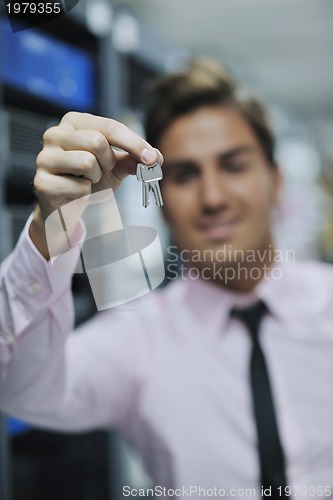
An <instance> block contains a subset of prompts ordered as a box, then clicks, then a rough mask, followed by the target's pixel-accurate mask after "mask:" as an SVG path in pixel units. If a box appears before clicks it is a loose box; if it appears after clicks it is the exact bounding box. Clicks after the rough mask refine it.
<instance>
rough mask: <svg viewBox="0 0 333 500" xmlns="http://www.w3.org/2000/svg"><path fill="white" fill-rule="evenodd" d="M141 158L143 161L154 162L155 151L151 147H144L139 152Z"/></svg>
mask: <svg viewBox="0 0 333 500" xmlns="http://www.w3.org/2000/svg"><path fill="white" fill-rule="evenodd" d="M141 158H142V160H143V161H144V162H145V163H148V165H149V164H150V163H154V161H156V153H155V152H154V151H152V150H151V149H148V148H145V149H144V150H143V151H142V153H141Z"/></svg>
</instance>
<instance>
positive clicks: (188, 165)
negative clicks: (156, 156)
mask: <svg viewBox="0 0 333 500" xmlns="http://www.w3.org/2000/svg"><path fill="white" fill-rule="evenodd" d="M163 167H166V169H165V171H167V170H169V171H176V170H187V169H188V170H189V169H196V168H198V164H197V163H196V162H195V161H191V160H170V161H167V160H166V161H164V163H163Z"/></svg>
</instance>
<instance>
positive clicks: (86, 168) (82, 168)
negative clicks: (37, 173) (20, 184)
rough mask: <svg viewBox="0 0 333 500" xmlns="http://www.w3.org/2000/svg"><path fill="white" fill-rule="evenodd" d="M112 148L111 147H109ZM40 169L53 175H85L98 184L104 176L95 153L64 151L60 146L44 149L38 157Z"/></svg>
mask: <svg viewBox="0 0 333 500" xmlns="http://www.w3.org/2000/svg"><path fill="white" fill-rule="evenodd" d="M109 149H110V148H109ZM36 163H37V167H38V170H46V171H48V172H49V173H50V174H53V175H72V176H77V177H80V176H82V177H84V178H85V179H88V180H89V181H90V182H91V183H92V184H96V183H97V182H99V181H100V179H101V177H102V169H101V167H100V164H99V162H98V161H97V158H96V156H95V155H93V154H92V153H90V152H89V151H63V150H62V149H60V148H51V149H48V150H47V151H45V150H43V151H41V152H40V153H39V155H38V157H37V161H36Z"/></svg>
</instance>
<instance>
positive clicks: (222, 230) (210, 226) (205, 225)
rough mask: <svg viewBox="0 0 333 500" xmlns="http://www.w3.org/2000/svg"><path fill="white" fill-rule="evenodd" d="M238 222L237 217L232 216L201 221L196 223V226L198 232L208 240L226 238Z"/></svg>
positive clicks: (230, 234)
mask: <svg viewBox="0 0 333 500" xmlns="http://www.w3.org/2000/svg"><path fill="white" fill-rule="evenodd" d="M238 223H239V218H238V217H233V218H232V219H231V218H229V219H225V220H214V221H210V222H201V223H199V224H198V228H199V231H200V233H201V234H202V235H203V236H204V237H205V238H207V239H209V240H214V241H216V240H227V239H229V238H231V236H232V235H233V233H234V231H235V229H236V226H237V225H238Z"/></svg>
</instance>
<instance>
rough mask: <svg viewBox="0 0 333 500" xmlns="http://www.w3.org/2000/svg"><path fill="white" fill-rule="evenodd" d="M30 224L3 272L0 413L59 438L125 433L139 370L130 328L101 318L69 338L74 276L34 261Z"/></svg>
mask: <svg viewBox="0 0 333 500" xmlns="http://www.w3.org/2000/svg"><path fill="white" fill-rule="evenodd" d="M30 222H31V218H30V219H29V220H28V222H27V225H26V227H25V229H24V231H23V233H22V235H21V237H20V239H19V242H18V244H17V246H16V248H15V250H14V251H13V253H12V254H11V255H10V256H9V257H8V258H7V259H6V260H5V261H4V262H3V264H2V265H1V269H0V271H1V274H0V280H1V281H0V374H1V377H0V409H1V411H3V412H5V413H7V414H10V415H13V416H15V417H17V418H20V419H21V420H25V421H27V422H29V423H32V424H34V425H37V426H42V427H46V428H52V429H58V430H68V431H72V430H87V429H91V428H100V427H106V426H117V425H122V426H124V425H125V424H126V422H127V421H128V420H129V419H130V418H131V415H132V413H133V408H134V405H135V401H136V399H137V396H138V393H139V385H140V379H141V375H142V373H141V370H142V368H143V366H144V363H141V362H140V361H139V360H140V359H142V356H141V355H140V352H141V353H142V354H143V346H142V344H140V342H138V341H137V340H136V339H135V338H134V337H136V336H135V335H132V332H133V324H129V323H128V321H124V320H123V319H122V318H121V315H118V317H117V314H110V313H108V312H104V313H97V314H96V316H95V318H93V319H92V320H90V321H89V322H87V323H86V324H85V325H83V327H81V328H79V329H77V330H76V331H75V332H73V322H74V307H73V300H72V295H71V275H70V274H69V273H63V272H61V271H58V270H56V269H54V268H53V267H52V264H51V263H50V262H49V261H46V260H45V259H44V258H43V257H42V256H41V255H40V254H39V252H38V251H37V249H36V248H35V246H34V245H33V243H32V241H31V240H30V237H29V231H28V229H29V226H30ZM72 266H73V270H74V269H75V266H76V262H74V261H73V263H72Z"/></svg>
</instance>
